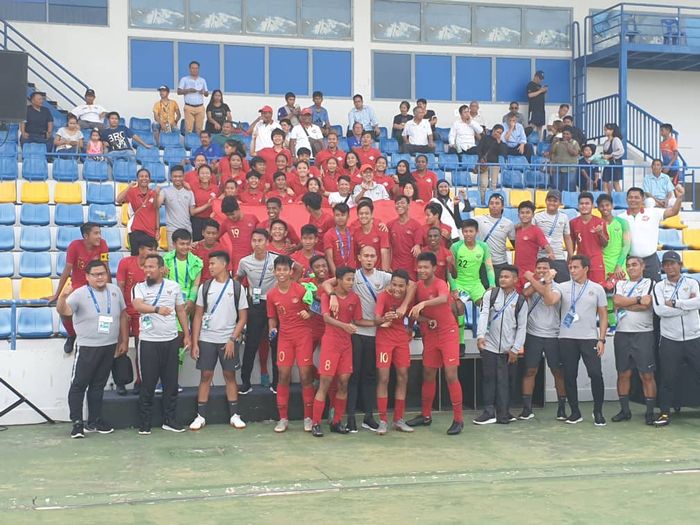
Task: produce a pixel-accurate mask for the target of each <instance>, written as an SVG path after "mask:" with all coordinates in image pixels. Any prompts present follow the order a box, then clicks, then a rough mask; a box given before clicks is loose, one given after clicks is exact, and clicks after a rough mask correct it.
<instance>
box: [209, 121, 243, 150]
mask: <svg viewBox="0 0 700 525" xmlns="http://www.w3.org/2000/svg"><path fill="white" fill-rule="evenodd" d="M237 137H240V133H236V128H235V127H234V125H233V122H231V121H230V120H226V121H224V123H223V124H222V125H221V133H217V134H216V135H213V136H212V138H211V141H212V142H213V143H214V144H216V145H218V146H220V147H221V148H223V147H224V144H226V142H227V141H229V140H233V141H235V142H239V141H238V139H237ZM239 144H240V143H239ZM240 147H241V148H242V147H243V146H242V145H241V146H240Z"/></svg>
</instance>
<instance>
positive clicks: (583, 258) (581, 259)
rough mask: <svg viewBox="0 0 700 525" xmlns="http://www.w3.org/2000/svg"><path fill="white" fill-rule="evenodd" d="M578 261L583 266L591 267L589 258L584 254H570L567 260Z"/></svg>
mask: <svg viewBox="0 0 700 525" xmlns="http://www.w3.org/2000/svg"><path fill="white" fill-rule="evenodd" d="M574 261H579V262H580V263H581V266H583V267H584V268H590V267H591V260H590V259H589V258H588V257H586V256H585V255H572V256H571V258H570V259H569V262H570V263H571V262H574Z"/></svg>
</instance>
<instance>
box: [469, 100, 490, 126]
mask: <svg viewBox="0 0 700 525" xmlns="http://www.w3.org/2000/svg"><path fill="white" fill-rule="evenodd" d="M469 114H470V115H471V117H472V120H473V121H474V122H476V123H477V124H479V125H480V126H481V127H482V128H485V127H486V121H485V120H484V117H482V116H481V113H479V103H478V102H477V101H476V100H472V101H471V102H470V103H469Z"/></svg>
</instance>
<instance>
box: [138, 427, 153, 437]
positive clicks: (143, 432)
mask: <svg viewBox="0 0 700 525" xmlns="http://www.w3.org/2000/svg"><path fill="white" fill-rule="evenodd" d="M150 435H151V425H141V426H140V427H139V436H150Z"/></svg>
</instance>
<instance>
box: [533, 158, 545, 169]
mask: <svg viewBox="0 0 700 525" xmlns="http://www.w3.org/2000/svg"><path fill="white" fill-rule="evenodd" d="M545 164H547V158H546V157H539V156H537V155H533V156H532V157H531V158H530V167H531V168H532V169H537V170H543V169H544V165H545Z"/></svg>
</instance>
